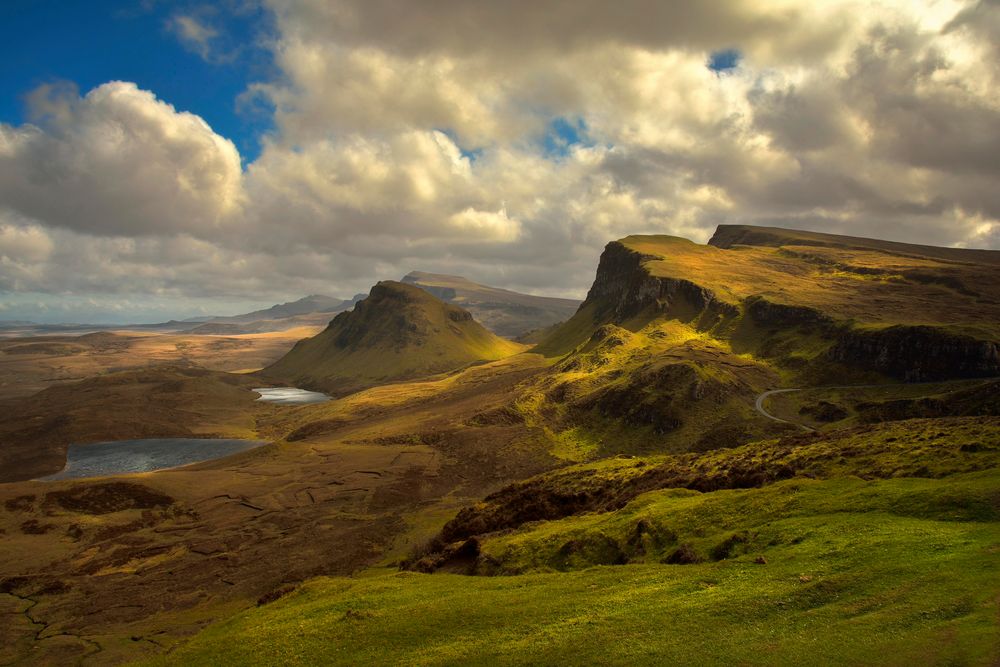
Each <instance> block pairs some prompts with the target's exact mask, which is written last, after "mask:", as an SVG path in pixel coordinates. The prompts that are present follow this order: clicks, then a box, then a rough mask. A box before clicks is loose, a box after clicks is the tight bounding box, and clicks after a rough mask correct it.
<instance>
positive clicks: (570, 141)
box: [542, 116, 594, 157]
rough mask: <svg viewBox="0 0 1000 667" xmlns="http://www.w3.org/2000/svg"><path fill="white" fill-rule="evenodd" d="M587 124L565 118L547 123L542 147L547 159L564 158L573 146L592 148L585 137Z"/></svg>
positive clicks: (591, 143)
mask: <svg viewBox="0 0 1000 667" xmlns="http://www.w3.org/2000/svg"><path fill="white" fill-rule="evenodd" d="M587 131H588V128H587V123H586V122H585V121H584V120H583V118H574V119H570V118H565V117H562V116H559V117H557V118H554V119H552V120H551V121H549V124H548V128H547V129H546V131H545V136H544V137H543V138H542V147H543V148H544V150H545V155H546V156H548V157H565V156H567V155H569V152H570V151H571V150H572V148H573V146H593V145H594V143H593V142H592V141H591V140H590V138H589V136H588V135H587Z"/></svg>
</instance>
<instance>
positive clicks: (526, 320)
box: [0, 271, 580, 338]
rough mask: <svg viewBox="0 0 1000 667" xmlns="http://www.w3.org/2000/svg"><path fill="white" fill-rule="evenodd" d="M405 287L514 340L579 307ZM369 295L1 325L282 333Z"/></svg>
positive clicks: (455, 284) (500, 293) (474, 291)
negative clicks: (238, 309)
mask: <svg viewBox="0 0 1000 667" xmlns="http://www.w3.org/2000/svg"><path fill="white" fill-rule="evenodd" d="M402 282H403V283H406V284H409V285H414V286H416V287H419V288H420V289H422V290H424V291H425V292H429V293H430V294H433V295H434V296H436V297H437V298H439V299H441V300H442V301H444V302H446V303H450V304H453V305H456V306H461V307H462V308H465V309H466V310H468V311H469V312H470V313H472V317H473V318H474V319H475V320H476V321H477V322H479V323H480V324H482V325H483V326H484V327H486V328H487V329H489V330H490V331H492V332H493V333H495V334H497V335H499V336H503V337H505V338H517V337H519V336H523V335H525V334H528V333H529V332H532V331H535V330H538V329H544V328H547V327H550V326H552V325H554V324H557V323H559V322H563V321H565V320H567V319H569V318H570V317H572V316H573V313H575V312H576V309H577V308H578V307H579V305H580V302H579V301H574V300H572V299H558V298H552V297H544V296H534V295H531V294H520V293H518V292H512V291H510V290H505V289H500V288H497V287H490V286H488V285H481V284H479V283H475V282H472V281H471V280H468V279H466V278H462V277H461V276H450V275H445V274H438V273H425V272H423V271H412V272H410V273H409V274H407V275H406V276H405V277H404V278H403V280H402ZM367 296H368V295H367V294H356V295H355V296H354V297H353V298H351V299H340V298H337V297H332V296H327V295H324V294H310V295H309V296H305V297H303V298H301V299H298V300H296V301H289V302H286V303H280V304H276V305H274V306H271V307H270V308H264V309H261V310H255V311H253V312H250V313H243V314H242V315H227V316H215V317H213V316H207V317H206V316H202V317H190V318H186V319H184V320H170V321H169V322H159V323H155V324H130V325H106V324H104V325H101V324H37V323H34V322H27V321H10V322H0V332H4V333H8V334H21V335H28V334H32V335H37V334H46V333H53V334H72V333H88V332H92V331H101V330H105V329H126V330H140V331H163V332H177V333H191V334H199V335H206V336H236V335H240V334H254V333H266V332H270V331H286V330H288V329H294V328H296V327H302V326H308V327H318V326H325V325H326V324H327V323H328V322H329V321H330V320H331V319H333V316H334V315H336V314H337V313H341V312H344V311H345V310H350V309H351V308H353V307H354V304H356V303H357V302H358V301H361V300H362V299H364V298H366V297H367Z"/></svg>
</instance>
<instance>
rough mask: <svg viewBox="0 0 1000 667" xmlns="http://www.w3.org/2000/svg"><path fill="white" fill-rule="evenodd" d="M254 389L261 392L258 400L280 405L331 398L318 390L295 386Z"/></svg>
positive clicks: (307, 402)
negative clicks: (307, 389)
mask: <svg viewBox="0 0 1000 667" xmlns="http://www.w3.org/2000/svg"><path fill="white" fill-rule="evenodd" d="M254 391H255V392H257V393H258V394H260V398H258V399H257V400H258V401H265V402H267V403H278V404H279V405H306V404H309V403H325V402H326V401H329V400H330V397H329V396H327V395H326V394H321V393H319V392H318V391H306V390H305V389H296V388H295V387H257V388H256V389H254Z"/></svg>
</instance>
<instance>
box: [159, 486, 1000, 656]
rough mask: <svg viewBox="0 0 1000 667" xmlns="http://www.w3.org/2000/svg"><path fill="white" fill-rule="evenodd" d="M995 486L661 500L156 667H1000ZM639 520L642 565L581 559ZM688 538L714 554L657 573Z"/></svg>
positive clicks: (530, 538) (551, 525) (226, 629)
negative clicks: (591, 546)
mask: <svg viewBox="0 0 1000 667" xmlns="http://www.w3.org/2000/svg"><path fill="white" fill-rule="evenodd" d="M998 490H1000V472H998V471H997V470H995V469H994V470H987V471H982V472H973V473H966V474H958V475H952V476H949V477H946V478H943V479H918V478H895V479H887V480H878V481H863V480H860V479H857V478H839V479H830V480H823V481H817V480H809V479H802V478H796V479H791V480H787V481H784V482H780V483H777V484H773V485H770V486H767V487H763V488H759V489H749V490H738V491H736V490H731V491H716V492H712V493H705V494H699V493H697V492H692V491H684V490H664V491H656V492H652V493H648V494H645V495H643V496H640V497H639V498H637V499H636V500H635V501H633V502H632V503H630V504H629V505H628V506H626V507H625V508H623V509H622V510H620V511H618V512H614V513H610V514H603V515H584V516H580V517H571V518H568V519H565V520H562V521H556V522H547V523H539V524H529V525H527V526H525V527H524V528H522V529H521V530H519V531H517V532H515V533H511V534H507V535H501V536H499V537H495V538H492V539H488V540H487V541H486V543H485V544H484V545H483V550H484V553H487V554H491V555H494V556H495V557H496V558H497V561H498V562H499V563H501V564H502V563H506V564H507V565H508V566H509V568H510V569H518V570H521V571H526V572H529V573H528V574H521V575H517V576H500V577H467V576H459V575H447V574H434V575H421V574H414V573H394V572H376V573H369V574H370V575H371V576H366V577H360V578H352V579H349V578H320V579H314V580H311V581H309V582H307V583H306V584H304V585H303V586H302V587H301V588H300V589H298V590H297V591H295V592H293V593H291V594H290V595H288V596H286V597H284V598H282V599H280V600H278V601H276V602H273V603H271V604H269V605H266V606H263V607H260V608H257V609H252V610H249V611H247V612H245V613H243V614H240V615H238V616H236V617H234V618H232V619H230V620H228V621H225V622H223V623H220V624H218V625H215V626H212V627H210V628H208V629H207V630H206V631H204V632H202V633H201V634H200V635H198V636H197V637H195V639H194V640H193V641H192V642H191V643H190V644H188V645H186V646H183V647H181V648H180V649H179V650H177V651H176V652H174V653H172V654H170V655H167V656H164V657H162V658H159V659H158V660H157V661H156V662H155V663H154V664H185V665H190V664H204V665H207V664H279V663H280V664H399V665H452V664H456V665H457V664H552V665H561V664H565V665H576V664H615V665H617V664H621V665H626V664H629V665H631V664H686V665H698V664H745V665H756V664H767V665H774V664H789V665H791V664H795V665H800V664H842V665H858V664H866V665H868V664H880V665H913V664H921V665H926V664H948V665H965V664H969V665H992V664H996V661H997V659H998V658H1000V639H998V638H1000V622H998V621H1000V617H998V611H1000V605H998V602H1000V578H998V576H997V574H998V571H1000V491H998ZM640 521H641V522H643V525H645V526H647V530H646V531H645V539H646V546H645V547H643V548H641V552H642V553H641V555H640V557H638V558H635V559H632V560H633V562H632V563H631V564H627V565H608V566H594V567H586V565H587V558H585V557H584V556H585V555H586V554H587V553H588V552H587V550H586V549H585V548H584V549H579V548H578V547H579V545H580V544H584V545H585V544H586V543H587V541H588V540H591V541H592V542H595V543H597V542H600V540H596V541H595V538H596V537H597V536H603V537H604V538H606V541H610V542H614V543H617V544H627V543H629V536H630V535H633V534H634V533H635V526H636V525H637V524H638V522H640ZM649 526H657V527H658V529H657V530H658V531H659V532H658V534H660V535H661V536H667V537H666V538H664V539H661V540H659V541H657V540H655V539H653V543H654V544H652V546H650V543H649V542H650V540H651V539H652V538H651V537H650V536H651V535H653V534H654V533H656V531H651V530H649V529H648V527H649ZM670 536H672V537H670ZM733 536H743V537H742V538H740V539H737V540H735V541H733V540H729V538H731V537H733ZM744 538H745V539H744ZM727 541H728V542H732V543H731V544H730V548H728V549H727V548H723V549H721V550H719V549H718V548H717V547H718V545H720V544H723V543H726V542H727ZM675 542H679V543H688V544H689V546H691V547H692V549H693V551H694V552H695V553H698V554H701V557H702V558H704V559H705V560H703V561H702V562H699V563H693V564H684V565H669V564H661V563H659V562H656V561H657V560H660V559H661V556H662V554H668V553H669V552H670V549H671V544H672V543H675ZM567 544H572V545H574V546H573V548H572V549H569V552H570V553H571V554H575V556H574V557H576V558H577V559H578V560H577V561H576V562H568V561H567V560H566V554H567V549H566V547H565V545H567ZM633 544H635V543H634V542H633ZM657 545H659V546H657ZM581 558H582V560H580V559H581ZM713 559H717V560H713ZM758 561H764V562H758ZM576 567H584V569H576ZM553 568H561V569H573V570H574V571H572V572H560V571H554V569H553Z"/></svg>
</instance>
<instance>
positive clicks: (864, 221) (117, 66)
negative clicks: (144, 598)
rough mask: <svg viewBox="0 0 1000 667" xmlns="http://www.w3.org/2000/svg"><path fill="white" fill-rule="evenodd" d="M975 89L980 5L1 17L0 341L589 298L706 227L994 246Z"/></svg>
mask: <svg viewBox="0 0 1000 667" xmlns="http://www.w3.org/2000/svg"><path fill="white" fill-rule="evenodd" d="M998 78H1000V2H998V0H979V1H969V2H966V1H961V0H865V1H860V0H825V1H824V2H794V1H790V0H763V1H761V0H726V1H721V0H705V1H704V2H698V3H691V2H688V1H687V0H619V2H616V3H607V2H604V1H603V0H574V2H566V1H565V0H504V1H503V2H500V1H493V2H491V1H488V0H411V1H410V2H406V3H400V2H397V1H396V0H221V1H216V2H211V3H205V2H198V1H197V0H191V1H188V0H177V1H169V0H122V1H119V2H110V1H107V0H102V1H93V0H91V1H86V2H85V1H83V0H61V1H56V0H4V2H2V3H0V319H8V320H10V319H14V320H33V321H39V322H58V321H71V322H95V323H96V322H109V323H110V322H119V323H120V322H138V321H161V320H164V319H170V318H183V317H190V316H197V315H205V314H231V313H236V312H243V311H247V310H252V309H254V308H257V307H261V306H266V305H269V304H271V303H275V302H280V301H287V300H291V299H295V298H298V297H300V296H304V295H306V294H312V293H320V294H329V295H332V296H343V297H349V296H351V295H353V294H355V293H359V292H367V290H368V288H369V287H370V286H371V285H372V284H373V283H374V282H376V281H378V280H382V279H398V278H400V277H401V276H402V275H404V274H405V273H407V272H409V271H410V270H413V269H420V270H425V271H434V272H444V273H455V274H459V275H464V276H466V277H469V278H472V279H474V280H477V281H479V282H483V283H487V284H491V285H496V286H500V287H506V288H509V289H515V290H520V291H525V292H531V293H536V294H551V295H557V296H575V297H582V295H583V294H584V293H585V292H586V290H587V288H588V287H589V285H590V283H591V281H592V280H593V276H594V271H595V268H596V264H597V258H598V256H599V254H600V252H601V250H602V249H603V247H604V245H605V244H606V243H608V242H609V241H611V240H614V239H616V238H620V237H622V236H626V235H628V234H635V233H658V234H672V235H678V236H685V237H688V238H691V239H693V240H695V241H698V242H704V241H706V240H707V239H708V238H710V236H711V234H712V231H713V230H714V229H715V227H716V225H719V224H761V225H776V226H783V227H791V228H800V229H812V230H818V231H826V232H831V233H846V234H853V235H859V236H872V237H877V238H888V239H895V240H902V241H908V242H914V243H929V244H936V245H950V246H961V247H983V248H1000V187H998V183H1000V178H998V177H1000V157H998V156H1000V96H998V94H997V92H996V91H997V90H1000V88H998V86H997V83H998Z"/></svg>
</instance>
